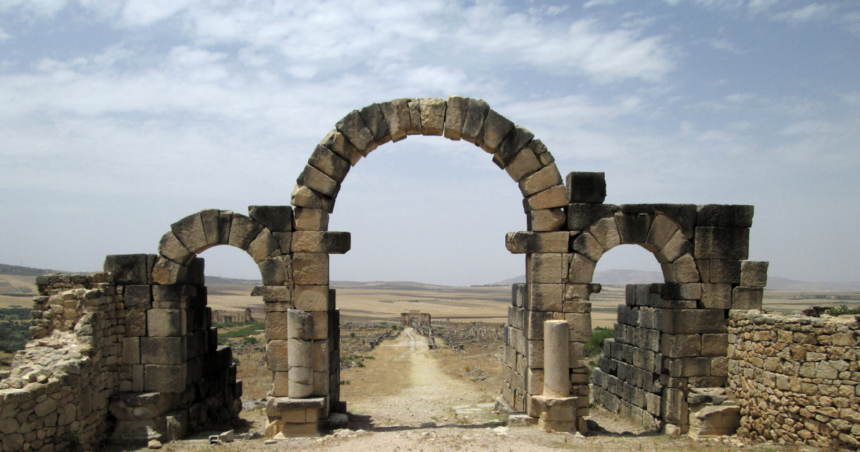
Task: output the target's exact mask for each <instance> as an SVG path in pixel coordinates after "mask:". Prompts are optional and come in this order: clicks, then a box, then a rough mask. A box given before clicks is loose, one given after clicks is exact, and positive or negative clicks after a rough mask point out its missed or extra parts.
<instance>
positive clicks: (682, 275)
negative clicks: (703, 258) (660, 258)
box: [660, 254, 699, 283]
mask: <svg viewBox="0 0 860 452" xmlns="http://www.w3.org/2000/svg"><path fill="white" fill-rule="evenodd" d="M660 266H661V267H662V269H663V277H664V278H665V279H666V281H668V282H673V283H695V282H699V270H698V269H697V267H696V260H695V259H693V256H691V255H689V254H685V255H683V256H681V257H679V258H678V259H676V260H675V262H672V263H671V264H661V265H660Z"/></svg>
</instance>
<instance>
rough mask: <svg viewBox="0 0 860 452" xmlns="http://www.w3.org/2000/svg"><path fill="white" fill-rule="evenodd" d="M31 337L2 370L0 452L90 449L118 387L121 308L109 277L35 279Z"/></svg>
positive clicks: (101, 430) (102, 434) (99, 437)
mask: <svg viewBox="0 0 860 452" xmlns="http://www.w3.org/2000/svg"><path fill="white" fill-rule="evenodd" d="M36 283H37V285H38V289H39V296H37V297H34V299H33V312H32V318H33V320H32V322H31V325H32V326H31V327H30V333H31V336H32V338H33V340H31V341H30V342H29V343H28V344H27V347H26V349H25V350H23V351H21V352H18V353H17V354H16V355H15V357H14V359H13V363H12V367H13V369H12V371H11V372H6V373H4V374H5V375H0V413H2V414H0V433H2V450H4V451H6V452H10V451H19V450H33V451H58V450H65V449H67V448H70V447H72V446H74V445H76V444H80V445H82V446H83V447H84V449H85V450H91V449H92V446H93V444H95V443H97V442H99V441H100V440H102V439H103V438H104V437H105V434H106V432H107V431H108V429H109V427H110V423H109V422H108V415H107V414H108V398H109V397H110V396H111V395H113V394H114V393H115V392H116V390H117V387H118V381H119V379H120V374H121V369H120V364H121V355H122V337H123V334H124V328H125V327H124V311H123V308H122V302H121V301H120V300H119V298H118V297H117V296H116V292H115V288H114V287H113V286H112V285H111V284H109V283H108V282H107V275H105V274H96V275H94V276H83V275H74V276H72V275H50V276H40V277H38V278H37V280H36Z"/></svg>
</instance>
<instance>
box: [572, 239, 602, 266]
mask: <svg viewBox="0 0 860 452" xmlns="http://www.w3.org/2000/svg"><path fill="white" fill-rule="evenodd" d="M573 250H574V251H576V252H577V253H579V254H583V255H585V256H586V257H587V258H589V259H591V260H592V261H594V262H597V261H598V260H600V258H601V257H602V256H603V246H602V245H601V244H600V242H598V241H597V239H595V238H594V236H593V235H591V234H589V233H588V232H583V233H581V234H579V235H578V236H577V237H576V239H575V240H574V241H573Z"/></svg>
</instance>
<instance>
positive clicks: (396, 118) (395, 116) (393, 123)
mask: <svg viewBox="0 0 860 452" xmlns="http://www.w3.org/2000/svg"><path fill="white" fill-rule="evenodd" d="M379 108H380V110H382V115H383V116H385V122H387V123H388V131H389V133H390V134H391V141H394V142H398V141H400V140H403V139H405V138H406V135H407V132H408V131H409V130H410V129H411V127H412V120H411V118H410V115H409V99H405V98H404V99H394V100H392V101H389V102H383V103H381V104H379Z"/></svg>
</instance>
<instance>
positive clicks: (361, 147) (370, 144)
mask: <svg viewBox="0 0 860 452" xmlns="http://www.w3.org/2000/svg"><path fill="white" fill-rule="evenodd" d="M335 128H337V131H338V132H340V133H342V134H343V136H345V137H346V139H347V140H349V142H350V143H351V144H352V145H353V146H355V148H356V150H358V152H360V153H361V154H362V155H367V154H368V153H369V152H370V151H372V150H373V149H375V148H376V144H375V143H374V141H373V132H371V131H370V129H368V128H367V126H366V125H365V124H364V120H363V119H362V118H361V115H360V114H359V112H358V110H353V111H351V112H349V113H348V114H347V115H346V116H344V117H343V118H342V119H341V120H340V121H338V122H337V124H336V125H335Z"/></svg>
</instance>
